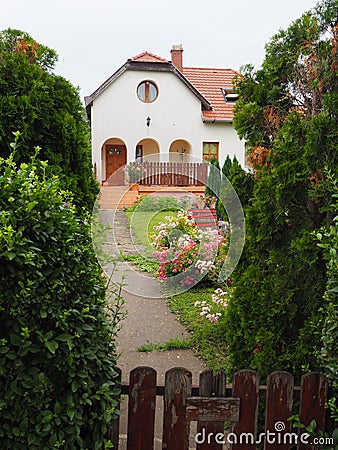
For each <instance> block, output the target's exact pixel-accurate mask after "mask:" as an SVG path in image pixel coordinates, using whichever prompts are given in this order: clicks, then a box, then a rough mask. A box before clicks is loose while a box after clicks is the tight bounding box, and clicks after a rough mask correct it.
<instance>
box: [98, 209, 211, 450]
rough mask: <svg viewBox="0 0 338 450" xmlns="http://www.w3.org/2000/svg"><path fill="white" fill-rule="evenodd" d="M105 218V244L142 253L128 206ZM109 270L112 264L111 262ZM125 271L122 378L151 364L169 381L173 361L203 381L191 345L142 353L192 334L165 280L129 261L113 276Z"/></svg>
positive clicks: (200, 364)
mask: <svg viewBox="0 0 338 450" xmlns="http://www.w3.org/2000/svg"><path fill="white" fill-rule="evenodd" d="M100 216H101V222H102V223H104V224H109V225H110V226H111V229H110V231H109V232H108V233H107V236H106V242H105V249H106V251H108V252H109V253H110V254H111V255H114V256H119V254H120V252H122V253H123V254H129V255H133V254H137V253H140V254H142V251H143V247H142V246H140V245H137V244H135V243H134V242H133V235H132V232H131V230H130V227H129V224H128V220H127V218H126V215H125V213H124V212H123V211H118V210H117V211H114V210H101V211H100ZM105 270H106V272H107V273H108V274H110V273H111V271H112V265H110V266H109V265H107V266H105ZM122 276H125V283H126V285H125V286H124V289H123V297H124V300H125V305H126V310H127V317H126V318H125V319H124V320H123V323H122V329H121V331H120V333H119V335H118V352H119V354H120V356H119V359H118V366H119V367H120V368H121V369H122V380H123V381H125V382H127V381H128V380H129V372H130V371H131V370H132V369H133V368H135V367H137V366H150V367H153V368H154V369H155V370H156V371H157V384H160V385H163V384H164V375H165V372H166V371H167V370H169V369H171V368H172V367H184V368H186V369H188V370H190V371H191V372H192V375H193V376H192V382H193V384H196V385H197V384H198V379H199V374H200V372H201V371H203V370H204V369H206V366H205V364H204V363H203V361H202V360H201V359H199V358H198V357H197V356H196V355H194V353H193V351H192V350H190V349H186V350H166V351H163V352H158V351H153V352H150V353H141V352H139V351H138V350H137V349H138V347H140V346H142V345H144V344H146V343H147V342H151V343H165V342H166V341H168V340H169V339H174V338H176V337H178V338H180V339H183V338H187V337H189V334H188V332H187V331H186V329H185V327H184V326H183V325H182V324H181V323H179V322H178V320H177V319H176V316H175V315H174V314H173V313H172V312H171V311H170V309H169V307H168V306H167V303H166V299H165V297H164V296H163V294H162V292H161V289H160V282H159V281H158V280H157V279H156V278H154V277H153V276H150V275H147V274H145V273H141V272H140V271H138V270H137V269H135V267H134V266H132V265H131V264H129V263H127V262H126V261H119V262H118V263H117V266H116V270H115V272H114V274H113V280H114V281H116V282H120V281H121V277H122ZM161 403H162V402H161V401H160V400H159V401H158V402H157V408H156V409H157V411H156V417H157V422H155V449H156V450H157V449H161V448H162V446H161V433H162V414H163V412H162V404H161ZM120 427H121V428H120V431H121V434H120V445H119V448H121V449H124V448H125V444H126V430H127V401H126V399H125V400H124V401H123V402H122V405H121V423H120Z"/></svg>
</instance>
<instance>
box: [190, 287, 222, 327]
mask: <svg viewBox="0 0 338 450" xmlns="http://www.w3.org/2000/svg"><path fill="white" fill-rule="evenodd" d="M228 298H229V294H228V292H227V291H223V289H221V288H218V289H215V291H214V293H213V294H212V296H211V302H210V300H209V301H206V300H203V301H197V302H195V303H194V305H195V307H196V308H198V309H200V310H201V312H200V316H201V317H203V318H205V319H207V320H209V322H211V323H216V322H218V321H219V319H220V318H221V317H222V315H223V314H224V310H225V308H226V307H227V306H228Z"/></svg>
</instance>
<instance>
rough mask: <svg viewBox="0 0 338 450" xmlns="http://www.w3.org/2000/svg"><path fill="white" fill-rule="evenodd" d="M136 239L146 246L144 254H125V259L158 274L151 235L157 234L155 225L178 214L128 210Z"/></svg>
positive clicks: (128, 216) (141, 268)
mask: <svg viewBox="0 0 338 450" xmlns="http://www.w3.org/2000/svg"><path fill="white" fill-rule="evenodd" d="M126 215H127V218H128V220H129V223H130V226H131V228H132V230H133V233H134V236H135V240H136V242H137V243H138V244H141V245H143V246H144V254H143V255H141V254H138V255H123V259H125V260H127V261H129V262H131V263H132V264H134V265H135V266H137V267H138V268H139V269H140V270H142V271H143V272H148V273H153V274H156V273H157V270H158V268H159V264H158V262H157V261H156V260H155V259H154V258H153V257H152V252H153V251H154V248H153V247H152V246H151V236H152V235H153V234H155V230H154V226H156V225H159V224H160V223H161V222H165V218H166V217H167V216H174V215H177V212H175V211H133V212H126Z"/></svg>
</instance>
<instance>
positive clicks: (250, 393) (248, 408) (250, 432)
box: [231, 370, 259, 450]
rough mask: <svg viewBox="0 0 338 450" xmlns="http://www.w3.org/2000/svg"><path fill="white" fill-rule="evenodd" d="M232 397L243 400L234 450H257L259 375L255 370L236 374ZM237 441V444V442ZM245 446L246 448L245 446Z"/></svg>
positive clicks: (235, 430)
mask: <svg viewBox="0 0 338 450" xmlns="http://www.w3.org/2000/svg"><path fill="white" fill-rule="evenodd" d="M232 396H233V397H239V398H240V400H241V408H240V416H239V421H238V422H237V423H235V425H234V427H233V430H232V433H233V439H231V440H232V441H233V442H234V443H233V444H232V447H231V448H232V449H233V450H243V448H245V450H256V444H255V441H256V434H257V416H258V403H259V375H258V373H257V372H255V371H253V370H241V371H240V372H236V373H235V375H234V379H233V384H232ZM236 440H237V443H236V442H235V441H236ZM244 444H245V447H244V446H243V445H244Z"/></svg>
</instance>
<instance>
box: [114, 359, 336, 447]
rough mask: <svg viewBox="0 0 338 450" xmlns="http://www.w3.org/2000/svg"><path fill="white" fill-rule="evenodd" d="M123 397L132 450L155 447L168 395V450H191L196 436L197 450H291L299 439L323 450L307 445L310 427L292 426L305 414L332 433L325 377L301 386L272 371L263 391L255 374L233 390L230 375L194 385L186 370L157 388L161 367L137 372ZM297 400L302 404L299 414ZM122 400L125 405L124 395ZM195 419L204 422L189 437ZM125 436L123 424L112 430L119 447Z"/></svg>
mask: <svg viewBox="0 0 338 450" xmlns="http://www.w3.org/2000/svg"><path fill="white" fill-rule="evenodd" d="M121 394H122V395H128V398H129V401H128V426H127V447H126V448H127V450H153V449H154V448H155V447H154V429H155V411H156V397H157V396H162V397H163V431H162V448H163V449H165V450H188V449H189V448H191V446H189V438H190V445H194V448H196V449H197V450H207V449H208V450H221V449H222V442H226V443H227V444H228V446H227V447H226V448H231V449H232V450H254V449H256V448H264V450H275V449H278V450H290V449H291V447H293V448H294V444H295V443H296V442H295V437H296V439H297V436H298V447H297V449H298V450H305V449H306V450H313V449H315V448H318V447H315V446H312V445H311V444H304V443H301V442H300V439H299V437H300V435H301V433H303V432H304V430H299V431H298V430H297V429H292V423H291V421H290V420H288V419H289V418H290V417H291V416H292V415H293V414H295V413H297V411H298V413H299V417H300V421H301V423H304V424H305V425H306V426H307V425H309V424H310V422H311V421H312V420H316V424H317V429H319V430H325V417H326V409H325V404H326V402H327V400H328V386H327V379H326V377H325V376H324V375H321V374H319V373H310V374H306V375H304V376H303V377H302V380H301V386H300V387H295V386H294V379H293V376H292V375H291V374H290V373H288V372H283V371H281V372H273V373H272V374H270V375H269V376H268V379H267V386H260V384H259V375H258V373H257V372H254V371H252V370H242V371H240V372H237V373H236V374H235V375H234V378H233V384H232V385H227V384H226V379H225V374H224V373H223V372H220V373H218V374H217V375H213V373H212V371H211V370H206V371H204V372H202V373H201V374H200V380H199V386H192V374H191V372H190V371H189V370H187V369H184V368H182V367H175V368H172V369H170V370H169V371H167V372H166V374H165V385H164V386H157V385H156V371H155V370H154V369H152V368H150V367H137V368H135V369H134V370H132V371H131V373H130V380H129V385H126V384H122V385H121ZM299 394H300V397H299ZM295 398H296V399H297V402H296V403H297V404H298V400H299V403H300V407H299V409H298V410H297V411H294V403H295ZM116 399H117V401H119V396H117V397H116ZM263 401H264V402H265V430H263V431H260V433H259V434H258V433H257V426H258V425H257V423H258V411H259V410H262V408H260V409H259V408H258V405H259V402H263ZM262 406H263V405H262ZM192 421H195V422H197V431H196V435H195V436H194V437H193V436H189V430H190V422H192ZM226 423H230V424H231V423H232V424H233V426H232V428H231V429H230V430H227V431H225V424H226ZM297 433H299V435H297ZM118 434H119V422H118V419H116V420H115V421H114V422H113V423H112V426H111V429H110V430H109V432H108V433H107V438H109V439H111V441H112V443H113V444H114V449H118V448H119V442H118V441H119V440H118ZM158 439H159V438H158ZM257 441H259V443H257ZM194 442H195V443H196V445H195V443H194ZM192 443H193V444H192ZM229 444H230V447H229Z"/></svg>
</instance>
